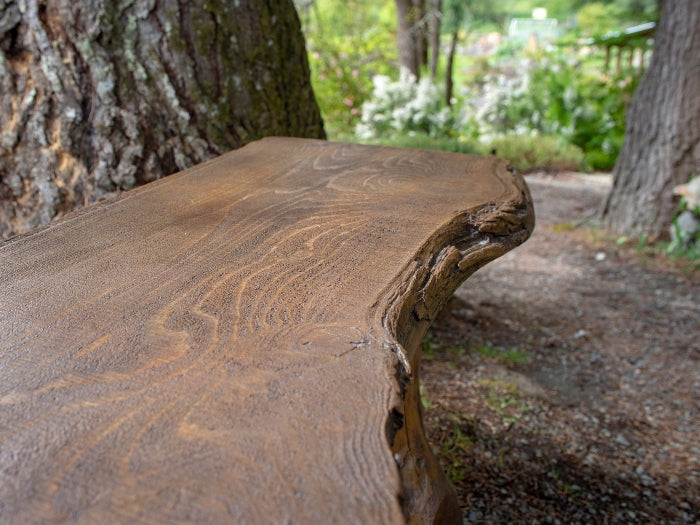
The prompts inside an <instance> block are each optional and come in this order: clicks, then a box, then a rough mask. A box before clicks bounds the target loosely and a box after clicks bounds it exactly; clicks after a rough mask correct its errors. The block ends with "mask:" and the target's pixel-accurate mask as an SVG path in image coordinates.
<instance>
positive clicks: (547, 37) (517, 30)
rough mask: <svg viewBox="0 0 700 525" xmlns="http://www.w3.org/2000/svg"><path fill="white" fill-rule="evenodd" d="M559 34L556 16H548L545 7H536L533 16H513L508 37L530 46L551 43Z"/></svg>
mask: <svg viewBox="0 0 700 525" xmlns="http://www.w3.org/2000/svg"><path fill="white" fill-rule="evenodd" d="M558 36H559V27H558V23H557V21H556V19H554V18H547V10H546V9H545V8H544V7H537V8H535V9H534V10H533V11H532V18H513V19H512V20H511V21H510V24H509V25H508V38H509V39H511V40H515V41H519V42H522V43H523V44H525V43H527V44H528V45H529V46H532V45H535V46H541V45H547V44H551V43H553V42H554V41H555V40H556V39H557V37H558Z"/></svg>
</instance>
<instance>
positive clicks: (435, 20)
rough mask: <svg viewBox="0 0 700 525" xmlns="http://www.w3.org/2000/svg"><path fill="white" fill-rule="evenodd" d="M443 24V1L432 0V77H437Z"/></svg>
mask: <svg viewBox="0 0 700 525" xmlns="http://www.w3.org/2000/svg"><path fill="white" fill-rule="evenodd" d="M441 23H442V0H431V6H430V77H431V78H432V79H433V80H435V78H436V77H437V68H438V61H439V59H440V25H441Z"/></svg>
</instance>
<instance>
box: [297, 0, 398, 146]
mask: <svg viewBox="0 0 700 525" xmlns="http://www.w3.org/2000/svg"><path fill="white" fill-rule="evenodd" d="M298 5H299V8H298V9H299V11H300V14H301V18H302V21H303V26H304V32H305V34H306V41H307V47H308V51H309V53H308V55H309V65H310V68H311V82H312V85H313V88H314V92H315V94H316V99H317V101H318V104H319V107H320V108H321V112H322V114H323V118H324V120H325V124H326V131H327V132H328V134H329V136H331V138H333V137H337V136H339V135H340V136H342V135H347V134H351V133H352V132H353V130H354V127H355V125H356V124H357V122H358V121H359V119H360V115H361V109H360V108H361V106H362V103H363V102H364V101H365V100H366V99H367V98H368V96H369V95H370V93H371V92H372V77H374V76H375V75H379V74H384V75H390V74H392V73H394V71H395V66H394V65H395V63H396V61H397V49H396V42H395V41H394V32H395V27H396V13H395V9H394V2H392V1H390V0H384V1H382V2H373V1H370V0H348V1H346V2H334V1H332V0H317V1H315V2H312V3H311V4H309V3H305V4H304V6H306V7H304V6H302V5H301V2H298Z"/></svg>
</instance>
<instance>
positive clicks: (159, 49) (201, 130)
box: [0, 0, 324, 237]
mask: <svg viewBox="0 0 700 525" xmlns="http://www.w3.org/2000/svg"><path fill="white" fill-rule="evenodd" d="M265 135H295V136H305V137H319V138H320V137H323V136H324V131H323V122H322V120H321V116H320V113H319V110H318V106H317V104H316V101H315V99H314V95H313V92H312V90H311V86H310V82H309V72H308V63H307V58H306V51H305V45H304V40H303V36H302V33H301V28H300V24H299V20H298V18H297V15H296V11H295V10H294V5H293V3H292V1H291V0H271V1H269V2H257V1H256V0H239V1H237V2H225V1H220V0H217V1H214V0H211V1H208V2H201V3H200V2H186V1H184V0H131V1H114V2H112V1H110V0H53V1H51V2H48V1H45V0H43V1H42V0H0V236H2V237H9V236H11V235H13V234H15V233H19V232H22V231H25V230H28V229H30V228H33V227H35V226H37V225H40V224H43V223H46V222H48V221H49V220H51V219H52V218H53V217H54V216H56V215H57V214H60V213H62V212H64V211H66V210H69V209H72V208H74V207H76V206H80V205H82V204H86V203H88V202H92V201H96V200H99V199H102V198H105V197H109V196H111V195H112V194H114V193H115V192H118V191H120V190H126V189H130V188H132V187H134V186H136V185H139V184H142V183H145V182H148V181H150V180H153V179H156V178H159V177H162V176H164V175H168V174H170V173H173V172H175V171H179V170H181V169H184V168H186V167H188V166H190V165H192V164H195V163H198V162H201V161H203V160H206V159H209V158H211V157H213V156H216V155H218V154H221V153H223V152H225V151H228V150H230V149H232V148H235V147H238V146H241V145H243V144H245V143H247V142H250V141H252V140H255V139H257V138H260V137H263V136H265Z"/></svg>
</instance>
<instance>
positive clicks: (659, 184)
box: [602, 0, 700, 236]
mask: <svg viewBox="0 0 700 525" xmlns="http://www.w3.org/2000/svg"><path fill="white" fill-rule="evenodd" d="M660 13H661V16H660V19H659V23H658V26H657V29H656V41H655V44H654V55H653V57H652V60H651V64H650V65H649V69H648V71H647V73H646V75H645V76H644V78H643V79H642V80H641V82H640V83H639V87H638V88H637V91H636V93H635V95H634V98H633V100H632V102H631V103H630V106H629V108H628V111H627V129H626V132H625V142H624V145H623V147H622V151H620V156H619V157H618V159H617V164H616V166H615V170H614V172H613V177H614V181H615V182H614V186H613V189H612V191H611V193H610V195H609V196H608V198H607V200H606V202H605V205H604V207H603V210H602V217H603V224H604V225H605V226H607V227H608V228H610V229H611V230H613V231H614V232H616V233H619V234H626V235H639V234H642V233H649V234H652V235H654V236H656V235H659V234H660V233H661V232H662V231H664V230H666V229H667V227H668V225H669V223H670V220H671V218H672V215H673V212H674V209H675V205H674V202H673V197H672V189H673V187H674V186H675V185H678V184H682V183H684V182H686V181H688V179H689V178H690V177H691V175H692V174H694V173H700V126H698V122H700V96H699V94H700V53H699V52H698V49H700V3H698V2H697V0H665V1H663V2H662V3H661V11H660Z"/></svg>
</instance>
